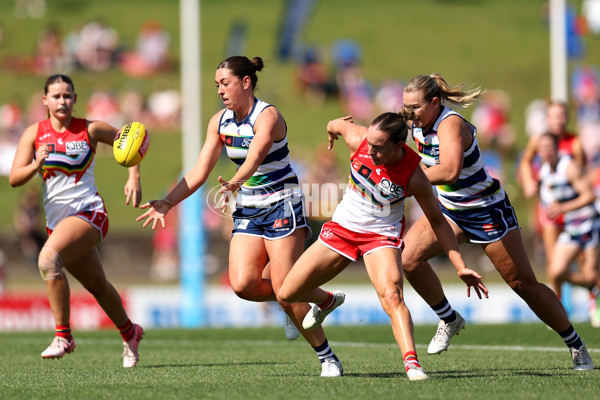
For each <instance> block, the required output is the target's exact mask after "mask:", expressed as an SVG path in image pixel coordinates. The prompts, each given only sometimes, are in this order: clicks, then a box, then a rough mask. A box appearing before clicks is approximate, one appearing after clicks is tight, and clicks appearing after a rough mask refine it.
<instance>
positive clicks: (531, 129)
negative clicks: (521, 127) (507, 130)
mask: <svg viewBox="0 0 600 400" xmlns="http://www.w3.org/2000/svg"><path fill="white" fill-rule="evenodd" d="M546 104H547V103H546V101H545V100H542V99H535V100H533V101H532V102H531V103H529V105H527V108H526V109H525V132H526V133H527V135H528V136H529V137H532V136H537V135H541V134H542V133H546V132H547V131H548V124H547V122H546Z"/></svg>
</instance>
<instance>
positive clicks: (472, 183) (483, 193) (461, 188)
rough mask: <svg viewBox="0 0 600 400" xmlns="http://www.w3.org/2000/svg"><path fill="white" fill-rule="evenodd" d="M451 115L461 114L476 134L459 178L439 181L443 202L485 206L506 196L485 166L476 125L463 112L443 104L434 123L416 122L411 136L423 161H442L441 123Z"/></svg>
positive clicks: (458, 207)
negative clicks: (425, 127)
mask: <svg viewBox="0 0 600 400" xmlns="http://www.w3.org/2000/svg"><path fill="white" fill-rule="evenodd" d="M451 115H458V116H459V117H461V118H462V119H463V120H464V121H465V122H466V123H467V126H468V127H469V130H470V131H471V134H472V135H473V143H471V146H469V148H468V149H467V150H465V151H464V153H463V157H464V160H463V167H462V170H461V171H460V176H459V177H458V180H457V181H456V182H455V183H453V184H449V185H437V186H436V189H437V194H438V200H439V202H440V203H441V204H442V206H444V207H446V208H448V209H450V210H466V209H471V208H478V207H486V206H489V205H491V204H494V203H496V202H499V201H502V200H504V198H505V197H506V193H505V192H504V189H503V188H502V186H501V185H500V182H498V180H496V179H494V178H492V177H491V176H490V174H489V173H488V172H487V170H486V168H485V164H484V163H483V159H482V158H481V152H480V151H479V146H478V145H477V129H476V128H475V126H473V125H472V124H471V123H470V122H469V121H467V120H466V119H465V118H464V117H463V116H462V115H460V114H459V113H457V112H456V111H453V110H452V109H450V108H449V107H447V106H443V108H442V112H441V113H440V115H439V117H438V118H437V120H436V121H435V124H434V125H433V127H432V128H431V129H430V130H428V131H426V132H423V129H422V128H417V127H415V126H414V125H413V127H412V137H413V139H414V141H415V143H416V145H417V151H418V152H419V154H420V156H421V161H422V162H423V164H425V165H426V166H427V167H431V166H434V165H436V164H439V162H440V141H439V139H438V136H437V131H438V127H439V125H440V123H441V122H442V121H443V120H444V119H446V118H448V117H449V116H451Z"/></svg>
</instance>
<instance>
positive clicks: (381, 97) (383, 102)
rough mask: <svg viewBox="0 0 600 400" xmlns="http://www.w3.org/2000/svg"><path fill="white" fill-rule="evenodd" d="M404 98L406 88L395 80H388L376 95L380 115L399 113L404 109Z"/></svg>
mask: <svg viewBox="0 0 600 400" xmlns="http://www.w3.org/2000/svg"><path fill="white" fill-rule="evenodd" d="M403 97H404V86H403V85H402V84H401V83H400V82H398V81H395V80H392V79H387V80H384V81H383V82H382V84H381V87H380V88H379V90H378V91H377V93H375V105H376V106H377V110H378V113H380V114H382V113H384V112H398V111H400V110H401V109H402V106H403V104H404V103H403V102H402V98H403Z"/></svg>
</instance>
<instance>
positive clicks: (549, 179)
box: [539, 155, 599, 236]
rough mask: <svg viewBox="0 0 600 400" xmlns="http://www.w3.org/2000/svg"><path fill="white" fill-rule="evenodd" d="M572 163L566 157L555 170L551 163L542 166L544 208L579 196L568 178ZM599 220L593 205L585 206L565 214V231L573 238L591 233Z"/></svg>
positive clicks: (541, 180)
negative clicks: (568, 170)
mask: <svg viewBox="0 0 600 400" xmlns="http://www.w3.org/2000/svg"><path fill="white" fill-rule="evenodd" d="M572 161H573V159H572V158H571V157H570V156H566V155H565V156H561V157H560V158H559V160H558V163H557V164H556V168H554V170H553V169H552V166H551V165H550V163H544V164H543V165H542V166H541V168H540V172H539V178H540V201H541V202H542V205H543V206H548V205H550V204H552V203H554V202H558V203H564V202H567V201H569V200H573V199H575V198H577V196H579V194H578V193H577V192H576V191H575V189H574V188H573V185H571V183H570V182H569V179H568V177H567V169H568V167H569V165H570V164H571V162H572ZM598 218H599V216H598V212H597V211H596V208H595V207H594V205H593V204H589V205H587V206H583V207H581V208H578V209H577V210H573V211H569V212H566V213H565V215H564V222H565V227H564V230H565V232H567V233H569V234H570V235H572V236H577V235H580V234H583V233H586V232H589V231H591V230H592V228H593V227H594V226H595V225H596V224H597V223H598Z"/></svg>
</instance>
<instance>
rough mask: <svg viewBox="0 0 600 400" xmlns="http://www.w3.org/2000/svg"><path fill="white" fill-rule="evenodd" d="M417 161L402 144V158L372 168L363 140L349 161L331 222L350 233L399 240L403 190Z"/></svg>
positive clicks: (415, 154) (401, 230) (417, 163)
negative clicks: (368, 233)
mask: <svg viewBox="0 0 600 400" xmlns="http://www.w3.org/2000/svg"><path fill="white" fill-rule="evenodd" d="M420 162H421V157H419V155H418V154H417V153H415V152H414V151H413V150H412V149H411V148H410V147H408V146H407V145H406V144H405V145H404V157H402V159H401V160H400V161H398V162H397V163H395V164H391V165H375V164H373V160H372V159H371V156H369V154H368V144H367V139H365V140H364V141H363V142H362V143H361V144H360V146H359V147H358V150H356V152H355V153H354V154H353V155H352V156H351V157H350V176H349V177H348V188H347V189H346V193H345V194H344V197H343V198H342V201H341V202H340V203H339V204H338V206H337V207H336V209H335V213H334V214H333V218H332V221H333V222H336V223H338V224H340V225H341V226H343V227H344V228H346V229H349V230H351V231H354V232H365V233H366V232H373V233H377V234H380V235H385V236H389V237H395V238H401V237H402V233H403V231H404V198H405V193H406V186H407V185H408V181H409V180H410V177H411V176H412V174H413V172H414V171H415V169H416V168H418V167H419V163H420Z"/></svg>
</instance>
